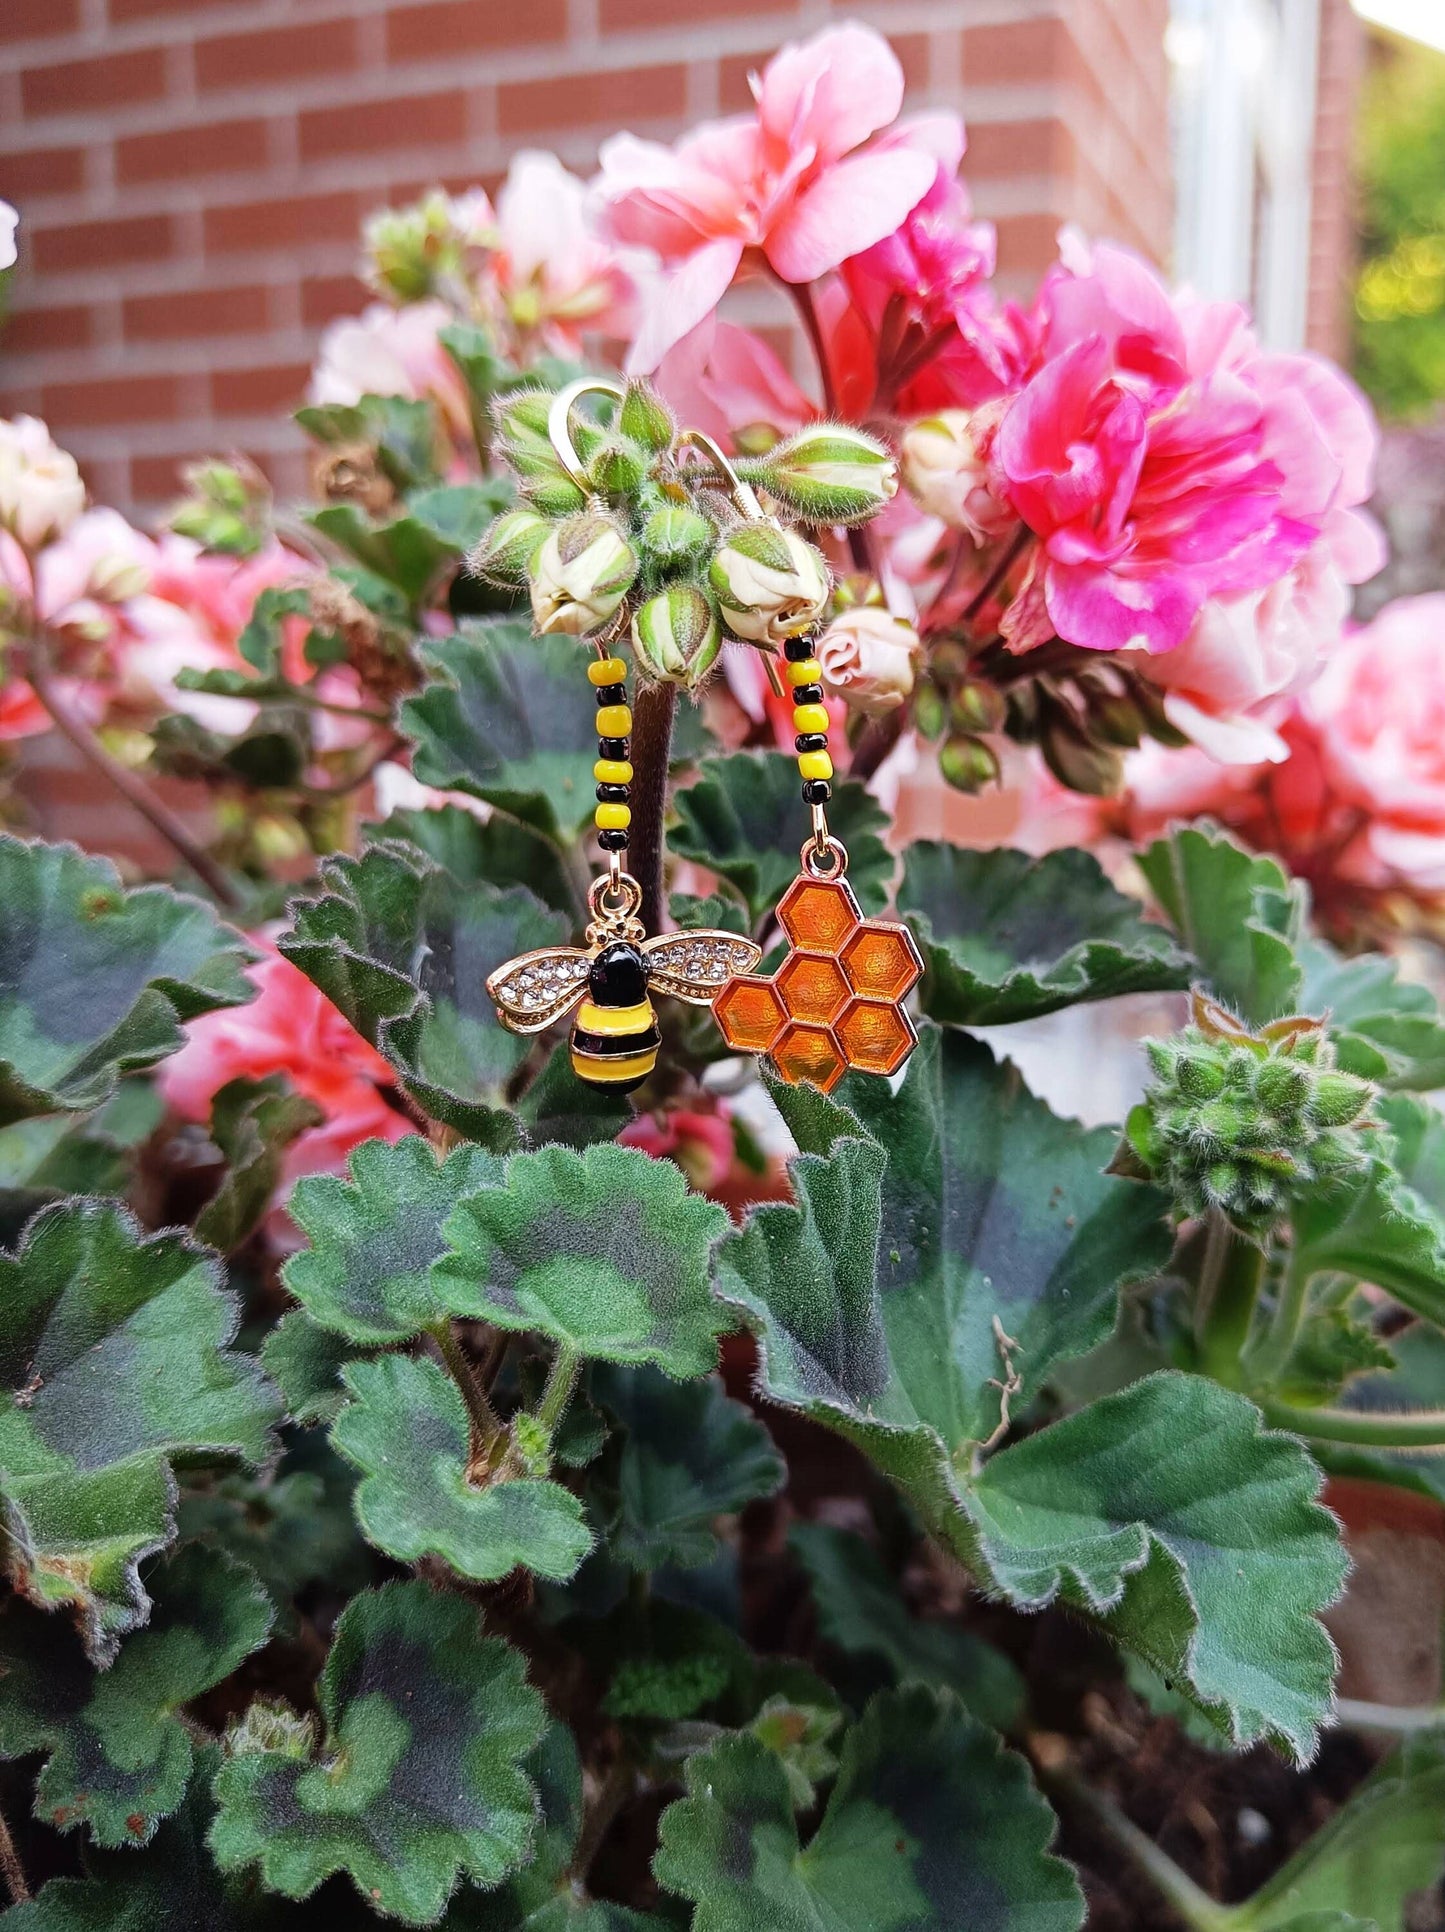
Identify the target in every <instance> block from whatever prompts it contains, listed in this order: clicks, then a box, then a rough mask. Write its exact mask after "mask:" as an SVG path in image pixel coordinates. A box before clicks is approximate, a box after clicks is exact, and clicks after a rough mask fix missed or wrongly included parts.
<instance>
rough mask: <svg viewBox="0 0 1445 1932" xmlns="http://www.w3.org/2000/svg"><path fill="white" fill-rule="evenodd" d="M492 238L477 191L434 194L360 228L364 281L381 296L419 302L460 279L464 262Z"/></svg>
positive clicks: (492, 221)
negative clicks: (365, 264)
mask: <svg viewBox="0 0 1445 1932" xmlns="http://www.w3.org/2000/svg"><path fill="white" fill-rule="evenodd" d="M495 239H496V217H495V215H494V214H493V213H492V204H491V203H490V201H488V199H487V197H486V195H485V194H483V193H482V192H481V190H480V189H476V190H474V191H473V192H472V193H470V194H465V195H449V194H444V193H443V192H442V191H441V189H440V188H434V189H432V191H431V193H430V194H426V195H423V196H422V198H421V200H420V201H415V202H413V203H412V204H411V206H410V207H408V208H382V209H380V210H379V211H378V212H377V213H376V214H374V215H373V216H372V217H371V218H370V220H369V221H367V223H366V225H365V227H364V228H363V229H362V242H363V246H364V249H365V254H366V262H367V280H368V281H369V282H370V283H371V285H372V287H373V288H375V289H377V290H379V291H380V292H381V293H382V294H383V295H394V296H396V297H397V299H398V300H399V301H402V302H421V301H424V300H425V299H426V298H427V297H428V296H430V295H434V294H436V293H437V291H438V289H440V288H444V287H445V286H446V284H447V283H448V282H451V281H456V280H458V279H460V278H461V277H462V276H463V275H464V274H465V272H466V269H467V258H468V256H469V255H471V254H472V253H473V252H474V251H478V250H481V249H484V248H486V247H488V246H490V245H491V244H492V243H493V242H494V241H495Z"/></svg>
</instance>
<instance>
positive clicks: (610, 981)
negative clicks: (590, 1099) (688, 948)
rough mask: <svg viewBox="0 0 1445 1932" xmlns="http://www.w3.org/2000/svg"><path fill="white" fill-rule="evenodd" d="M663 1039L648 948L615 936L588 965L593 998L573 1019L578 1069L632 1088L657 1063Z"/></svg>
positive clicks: (612, 1085)
mask: <svg viewBox="0 0 1445 1932" xmlns="http://www.w3.org/2000/svg"><path fill="white" fill-rule="evenodd" d="M661 1044H662V1035H661V1034H660V1033H659V1031H658V1028H657V1014H656V1013H655V1012H654V1011H653V1006H652V1001H651V1000H650V999H649V998H648V997H647V961H646V960H645V959H644V958H643V956H642V948H641V947H640V946H635V945H633V943H632V942H631V940H628V939H614V940H611V941H610V942H609V943H608V944H607V945H605V946H604V947H603V948H602V950H601V951H600V952H599V953H598V955H597V957H596V958H595V959H594V960H593V961H592V963H591V965H590V966H589V967H588V969H587V997H586V998H585V999H584V1000H583V1002H582V1004H581V1005H580V1006H579V1007H578V1009H577V1017H576V1019H575V1020H574V1021H573V1022H572V1040H571V1055H572V1071H573V1072H574V1073H575V1074H576V1075H577V1078H578V1079H579V1080H585V1081H586V1082H587V1084H588V1086H589V1087H603V1088H605V1089H606V1090H607V1092H609V1093H631V1092H632V1089H633V1088H634V1087H640V1086H641V1085H642V1083H643V1081H644V1080H645V1079H646V1078H647V1076H648V1075H649V1074H650V1073H651V1072H652V1070H653V1068H654V1067H655V1066H656V1065H657V1049H658V1048H659V1047H660V1046H661Z"/></svg>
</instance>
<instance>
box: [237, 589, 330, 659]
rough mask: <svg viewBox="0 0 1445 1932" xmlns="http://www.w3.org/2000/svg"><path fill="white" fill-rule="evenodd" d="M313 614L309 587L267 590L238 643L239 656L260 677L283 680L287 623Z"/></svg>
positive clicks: (257, 600) (256, 602)
mask: <svg viewBox="0 0 1445 1932" xmlns="http://www.w3.org/2000/svg"><path fill="white" fill-rule="evenodd" d="M310 610H311V587H310V585H309V584H289V585H287V584H276V585H272V586H271V587H270V588H268V589H266V590H263V591H262V592H261V594H260V596H259V597H258V598H257V599H256V601H255V603H254V604H253V605H252V606H251V615H250V616H249V617H248V618H247V620H246V623H245V626H244V628H243V629H242V631H241V634H240V636H239V637H238V638H237V639H236V650H237V652H238V653H239V655H240V656H241V657H242V658H243V659H244V661H245V662H246V663H247V664H249V665H250V667H251V669H252V670H253V671H255V672H256V673H257V674H258V675H259V676H260V677H262V678H279V677H280V676H281V675H282V666H281V651H282V646H283V644H284V642H285V637H286V619H287V618H288V617H305V616H308V615H309V614H310Z"/></svg>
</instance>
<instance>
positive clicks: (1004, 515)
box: [899, 405, 1016, 544]
mask: <svg viewBox="0 0 1445 1932" xmlns="http://www.w3.org/2000/svg"><path fill="white" fill-rule="evenodd" d="M999 416H1000V412H999V410H998V409H997V408H995V407H993V406H991V405H985V406H984V408H982V409H976V410H968V409H943V410H940V411H939V413H938V414H937V415H936V416H925V417H924V418H923V419H922V421H921V422H916V423H914V424H913V426H912V427H911V428H910V429H909V430H908V432H907V434H906V435H905V436H904V438H903V447H902V451H901V454H900V457H899V467H900V470H901V472H902V476H903V487H904V488H905V489H906V490H907V492H908V494H909V495H910V496H911V497H912V498H913V501H914V502H915V503H916V504H917V505H918V507H919V509H920V510H922V511H923V512H924V513H925V514H926V515H928V516H931V517H937V518H938V519H939V521H940V522H941V523H946V524H947V525H948V526H949V528H950V529H952V530H966V531H967V532H968V534H969V536H971V537H972V538H973V540H974V542H975V543H978V544H982V543H988V542H990V541H991V540H992V539H993V538H995V537H1000V536H1002V535H1003V534H1004V532H1005V531H1006V530H1008V529H1009V528H1010V527H1011V525H1012V524H1013V523H1014V522H1015V521H1016V518H1015V515H1014V512H1013V511H1012V510H1010V508H1009V507H1008V505H1007V504H1006V503H1004V502H1002V501H1001V500H1000V498H999V497H997V496H996V495H995V494H994V492H993V489H992V486H991V484H990V480H989V478H990V468H989V453H990V451H991V450H992V448H993V441H994V437H995V435H996V434H997V430H998V423H999Z"/></svg>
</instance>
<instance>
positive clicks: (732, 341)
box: [655, 316, 822, 446]
mask: <svg viewBox="0 0 1445 1932" xmlns="http://www.w3.org/2000/svg"><path fill="white" fill-rule="evenodd" d="M655 382H656V387H657V390H658V393H659V394H660V395H661V396H662V397H663V399H664V400H665V401H666V402H668V403H669V404H670V405H671V406H672V408H673V409H674V410H675V411H676V412H677V414H678V416H679V417H680V418H681V420H682V421H683V422H685V423H689V424H691V425H692V426H693V427H694V428H696V429H702V430H706V432H707V433H708V435H709V436H713V437H716V438H717V440H718V441H719V442H721V443H723V444H724V445H728V446H731V445H733V444H734V443H735V441H736V439H737V437H738V436H739V435H740V434H742V433H743V432H744V431H746V430H749V429H754V428H766V429H770V430H776V431H777V432H778V433H779V434H780V435H783V434H786V433H787V432H788V431H789V430H793V429H801V428H802V426H803V424H804V423H810V422H814V421H816V420H817V418H818V417H819V416H821V414H822V411H821V409H820V408H819V407H818V405H817V404H816V403H815V402H814V401H813V400H812V398H811V397H810V396H808V395H807V394H806V393H805V392H804V391H803V390H802V389H800V388H799V387H798V385H797V383H796V382H794V380H793V378H792V376H791V375H790V374H789V373H788V371H787V370H786V369H785V368H784V367H783V364H782V361H781V360H780V358H779V357H778V356H777V355H776V354H775V353H774V351H773V350H772V349H770V348H769V346H768V344H767V343H766V342H764V341H763V339H762V337H761V336H757V335H754V334H753V332H752V330H751V329H741V328H739V327H738V326H737V324H736V323H733V322H720V321H718V320H717V318H716V317H715V316H709V317H708V318H707V320H706V321H704V322H701V323H699V324H698V326H697V328H695V329H693V330H691V331H690V332H689V334H687V335H686V336H684V337H683V339H682V341H681V342H677V343H674V344H673V346H672V348H670V349H669V350H668V352H667V354H666V355H665V356H664V357H663V359H662V361H661V363H660V364H659V365H658V369H657V374H656V378H655Z"/></svg>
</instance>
